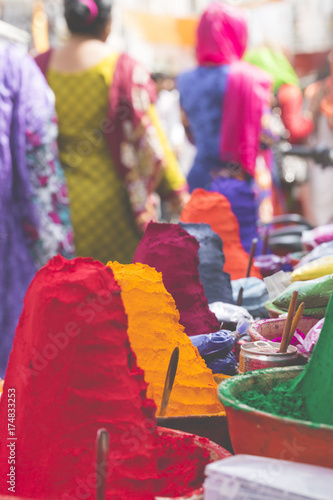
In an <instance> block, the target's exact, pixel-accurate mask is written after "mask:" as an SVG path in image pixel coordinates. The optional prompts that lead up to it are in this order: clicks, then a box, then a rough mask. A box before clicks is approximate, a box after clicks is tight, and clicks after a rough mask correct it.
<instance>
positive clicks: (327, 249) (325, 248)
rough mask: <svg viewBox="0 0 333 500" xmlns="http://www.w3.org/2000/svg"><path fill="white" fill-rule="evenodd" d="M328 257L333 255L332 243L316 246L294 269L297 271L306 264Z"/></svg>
mask: <svg viewBox="0 0 333 500" xmlns="http://www.w3.org/2000/svg"><path fill="white" fill-rule="evenodd" d="M328 255H333V241H328V242H326V243H322V244H321V245H318V246H317V247H316V248H314V249H313V250H312V251H311V252H309V253H308V254H306V255H305V256H304V257H302V259H301V260H300V262H299V263H298V264H297V266H296V267H295V269H298V268H299V267H301V266H303V265H304V264H307V263H308V262H312V261H313V260H316V259H320V258H321V257H327V256H328Z"/></svg>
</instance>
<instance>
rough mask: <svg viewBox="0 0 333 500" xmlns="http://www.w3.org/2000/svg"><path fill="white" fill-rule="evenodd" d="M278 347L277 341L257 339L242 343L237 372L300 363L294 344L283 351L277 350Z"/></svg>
mask: <svg viewBox="0 0 333 500" xmlns="http://www.w3.org/2000/svg"><path fill="white" fill-rule="evenodd" d="M279 348H280V343H279V342H270V341H268V342H264V341H261V340H258V341H257V342H247V343H246V344H243V345H242V346H241V351H240V356H239V373H246V372H251V371H253V370H263V369H265V368H274V367H279V368H282V367H284V366H293V365H297V364H301V363H300V362H299V361H298V351H297V349H296V347H295V346H292V345H290V346H289V347H288V351H287V352H285V353H280V352H277V351H278V350H279ZM272 349H274V351H275V352H273V351H272Z"/></svg>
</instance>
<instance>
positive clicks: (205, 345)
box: [190, 330, 237, 358]
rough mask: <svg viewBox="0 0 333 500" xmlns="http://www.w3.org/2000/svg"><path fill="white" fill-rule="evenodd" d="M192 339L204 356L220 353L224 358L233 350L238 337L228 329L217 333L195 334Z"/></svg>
mask: <svg viewBox="0 0 333 500" xmlns="http://www.w3.org/2000/svg"><path fill="white" fill-rule="evenodd" d="M190 339H191V341H192V344H193V345H194V346H195V347H196V348H197V349H198V351H199V353H200V355H201V356H202V357H203V358H204V357H205V356H211V355H214V356H215V355H219V357H221V358H222V357H224V356H226V355H227V354H228V352H230V351H231V350H232V348H233V347H234V345H235V342H236V340H237V337H236V335H235V334H234V333H232V332H230V331H228V330H220V331H219V332H215V333H206V334H203V335H195V336H194V337H190Z"/></svg>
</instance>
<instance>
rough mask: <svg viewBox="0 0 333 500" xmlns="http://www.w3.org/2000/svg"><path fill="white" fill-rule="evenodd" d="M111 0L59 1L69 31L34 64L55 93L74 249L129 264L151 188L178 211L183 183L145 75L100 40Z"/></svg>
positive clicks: (151, 213)
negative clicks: (58, 45)
mask: <svg viewBox="0 0 333 500" xmlns="http://www.w3.org/2000/svg"><path fill="white" fill-rule="evenodd" d="M111 3H112V2H111V0H65V17H66V21H67V24H68V28H69V30H70V32H71V36H70V38H69V40H68V42H67V43H66V44H65V46H64V47H62V48H60V49H57V50H53V51H49V52H47V53H45V54H42V55H41V56H38V57H37V58H36V61H37V63H38V64H39V66H40V68H41V70H42V71H43V73H44V75H45V76H46V78H47V81H48V83H49V85H50V87H51V88H52V90H53V91H54V93H55V96H56V110H57V114H58V119H59V149H60V156H61V161H62V165H63V168H64V170H65V173H66V177H67V182H68V189H69V197H70V204H71V216H72V222H73V228H74V239H75V247H76V254H77V255H80V256H84V257H86V256H91V257H93V258H94V259H96V260H100V261H102V262H104V263H106V262H108V261H109V260H117V261H119V262H121V263H128V262H131V261H132V257H133V255H134V252H135V249H136V246H137V244H138V242H139V240H140V238H141V235H142V233H143V231H144V229H145V227H146V224H147V223H148V221H150V220H154V218H155V217H156V215H155V210H154V201H153V197H152V193H153V192H154V191H156V192H158V193H159V194H160V195H161V197H162V198H168V199H169V200H170V203H171V205H172V206H173V207H174V209H175V210H179V211H180V210H181V208H182V205H183V203H184V200H185V199H186V192H187V185H186V180H185V178H184V177H183V175H182V174H181V173H180V170H179V168H178V164H177V161H176V159H175V157H174V155H173V153H172V152H171V150H170V149H169V146H168V144H167V141H166V139H165V136H164V134H163V131H162V130H161V128H160V125H159V121H158V118H157V116H156V112H155V108H154V104H153V103H154V100H155V98H156V94H155V86H154V84H153V82H152V80H151V78H150V75H149V74H148V73H147V72H146V71H145V70H144V68H142V67H141V65H139V64H138V63H137V62H136V61H134V60H133V59H131V58H130V57H129V56H127V55H126V54H121V55H119V54H116V53H111V52H110V48H109V47H108V46H107V44H106V43H105V41H106V39H107V37H108V35H109V32H110V26H111Z"/></svg>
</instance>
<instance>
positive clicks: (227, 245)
mask: <svg viewBox="0 0 333 500" xmlns="http://www.w3.org/2000/svg"><path fill="white" fill-rule="evenodd" d="M181 221H182V222H197V223H200V222H203V223H205V224H209V225H210V226H211V228H212V230H213V231H214V232H215V233H217V234H218V235H219V236H220V238H221V239H222V241H223V251H224V254H225V266H224V271H225V272H227V273H229V274H230V276H231V279H232V280H237V279H240V278H245V276H246V271H247V267H248V263H249V255H248V254H247V253H246V252H245V250H244V248H243V246H242V244H241V241H240V236H239V224H238V221H237V218H236V216H235V215H234V214H233V212H232V210H231V205H230V202H229V201H228V200H227V198H226V197H225V196H223V195H222V194H219V193H212V192H209V191H205V190H204V189H196V190H195V191H193V193H192V196H191V199H190V201H189V202H188V203H187V205H186V207H185V208H184V210H183V212H182V214H181ZM251 276H255V277H257V278H261V274H260V271H259V270H258V269H256V268H255V267H254V266H252V270H251Z"/></svg>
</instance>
